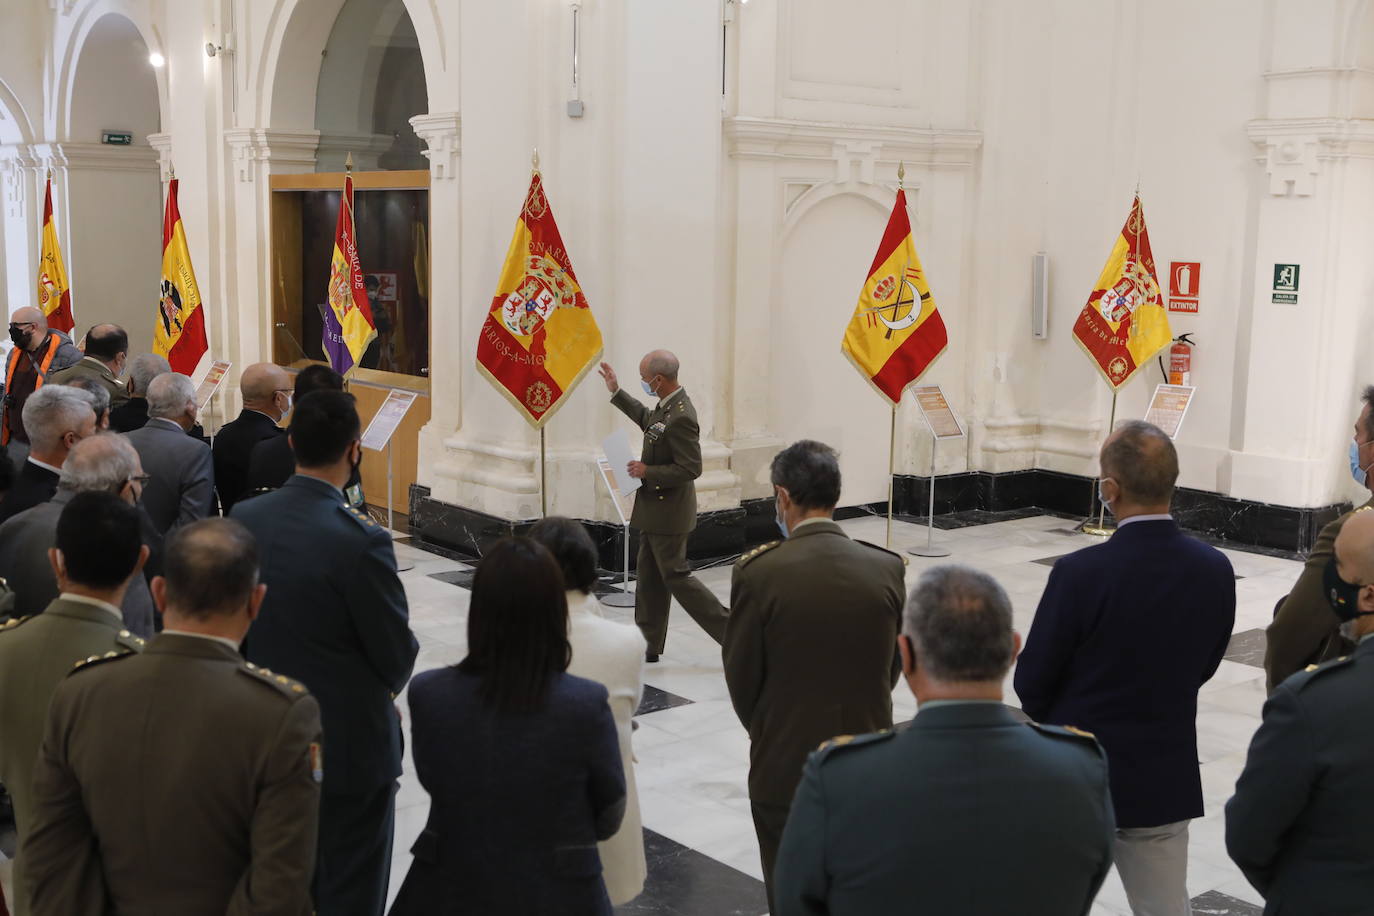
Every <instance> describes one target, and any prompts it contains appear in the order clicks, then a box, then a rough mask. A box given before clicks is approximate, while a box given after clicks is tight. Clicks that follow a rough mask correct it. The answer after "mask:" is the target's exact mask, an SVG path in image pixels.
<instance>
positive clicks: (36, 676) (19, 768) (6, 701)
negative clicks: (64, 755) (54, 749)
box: [0, 595, 143, 916]
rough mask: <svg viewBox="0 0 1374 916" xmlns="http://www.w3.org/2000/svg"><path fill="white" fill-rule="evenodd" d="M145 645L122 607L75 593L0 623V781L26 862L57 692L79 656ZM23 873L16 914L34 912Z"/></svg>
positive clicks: (17, 884)
mask: <svg viewBox="0 0 1374 916" xmlns="http://www.w3.org/2000/svg"><path fill="white" fill-rule="evenodd" d="M142 648H143V640H142V639H140V638H139V637H137V636H134V635H133V634H132V633H130V632H129V631H128V630H126V629H124V624H123V622H122V621H121V619H120V616H119V609H118V608H116V607H112V606H110V605H106V604H103V603H101V604H100V605H97V604H96V603H94V602H91V601H88V600H86V599H82V598H74V597H73V596H71V595H63V596H59V597H58V598H56V599H54V600H53V601H52V602H51V603H50V604H49V605H48V606H47V608H46V609H45V610H44V611H43V613H42V614H39V615H37V616H36V617H23V618H18V619H12V620H10V621H9V622H8V623H6V624H5V625H4V626H3V627H0V784H3V785H4V786H5V788H6V789H8V790H9V793H10V798H12V799H13V800H14V824H15V828H16V831H17V833H18V843H19V848H20V850H21V862H22V849H23V844H24V837H25V834H26V833H27V832H28V829H29V825H30V824H31V823H32V813H31V812H32V793H31V788H32V780H33V763H34V758H36V757H37V756H38V745H39V743H40V742H41V741H42V739H43V725H44V723H45V722H46V721H47V718H48V700H49V699H50V698H51V697H52V693H53V690H55V689H56V688H57V685H58V684H59V683H61V681H62V679H63V678H64V677H66V676H67V674H68V673H69V672H70V671H71V670H72V666H73V665H75V664H76V663H77V662H78V661H82V660H84V659H86V658H89V657H91V656H100V657H102V658H103V657H105V656H106V655H120V654H125V653H129V652H137V651H139V650H141V649H142ZM23 876H24V873H23V868H22V867H21V866H20V865H19V864H16V866H15V871H14V899H13V901H12V903H13V906H12V908H11V909H12V912H13V913H14V916H23V914H25V913H27V912H28V889H27V887H26V886H25V883H24V880H23Z"/></svg>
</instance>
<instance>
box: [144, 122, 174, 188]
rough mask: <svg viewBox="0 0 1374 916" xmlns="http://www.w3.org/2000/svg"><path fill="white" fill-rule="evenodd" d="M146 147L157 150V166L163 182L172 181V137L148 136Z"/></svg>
mask: <svg viewBox="0 0 1374 916" xmlns="http://www.w3.org/2000/svg"><path fill="white" fill-rule="evenodd" d="M148 145H149V146H151V147H152V148H153V149H155V150H157V166H158V171H159V172H160V173H161V176H162V180H163V181H164V182H167V181H171V180H172V166H173V163H172V135H171V134H165V133H164V134H149V135H148Z"/></svg>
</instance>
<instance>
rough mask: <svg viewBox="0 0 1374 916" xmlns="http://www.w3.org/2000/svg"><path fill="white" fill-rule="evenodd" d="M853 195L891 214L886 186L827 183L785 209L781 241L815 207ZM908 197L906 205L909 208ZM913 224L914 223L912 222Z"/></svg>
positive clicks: (891, 196)
mask: <svg viewBox="0 0 1374 916" xmlns="http://www.w3.org/2000/svg"><path fill="white" fill-rule="evenodd" d="M845 195H853V196H855V197H858V198H861V199H863V200H866V201H868V202H869V203H871V204H873V206H875V207H876V208H878V210H879V211H880V212H882V213H884V214H887V213H890V212H892V200H893V196H894V195H893V191H892V189H891V188H889V187H887V186H886V185H879V184H862V183H858V182H846V183H844V184H840V183H838V182H834V181H827V182H823V183H821V184H817V185H815V186H813V187H811V188H809V189H808V190H807V191H806V192H804V193H803V194H802V195H801V196H800V197H798V198H797V199H796V201H795V202H794V203H793V204H792V205H791V206H790V207H788V208H787V212H786V213H785V215H784V216H783V221H782V241H783V243H784V244H786V242H787V238H788V236H790V235H791V234H792V232H793V231H794V230H795V229H796V228H797V226H799V225H800V224H801V223H802V221H803V220H805V219H806V217H807V214H809V213H810V212H811V211H812V210H814V209H816V207H818V206H820V205H821V204H823V203H825V202H826V201H827V200H830V199H831V198H834V197H841V196H845ZM910 197H911V195H908V204H907V206H910ZM913 224H914V221H913Z"/></svg>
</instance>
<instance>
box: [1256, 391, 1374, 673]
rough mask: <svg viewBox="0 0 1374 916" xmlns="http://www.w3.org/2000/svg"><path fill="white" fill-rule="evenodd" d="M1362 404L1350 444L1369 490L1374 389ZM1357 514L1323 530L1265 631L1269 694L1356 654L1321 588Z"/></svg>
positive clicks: (1354, 465)
mask: <svg viewBox="0 0 1374 916" xmlns="http://www.w3.org/2000/svg"><path fill="white" fill-rule="evenodd" d="M1361 399H1362V400H1363V401H1364V407H1363V409H1361V410H1360V415H1359V416H1358V417H1357V418H1356V419H1355V431H1354V438H1353V439H1352V440H1351V442H1350V474H1351V476H1352V477H1354V478H1355V482H1356V483H1358V484H1359V485H1360V486H1362V487H1368V486H1369V469H1370V468H1371V467H1374V416H1371V409H1372V408H1374V385H1369V386H1367V387H1366V388H1365V389H1364V392H1363V394H1362V395H1361ZM1369 506H1374V499H1371V500H1369V501H1368V502H1366V503H1365V504H1364V505H1363V506H1360V507H1359V508H1361V509H1363V508H1367V507H1369ZM1354 511H1359V510H1358V509H1357V510H1354ZM1353 514H1354V512H1353V511H1352V512H1347V513H1345V514H1344V515H1342V516H1341V517H1340V518H1337V519H1336V520H1334V521H1332V522H1330V523H1328V524H1327V525H1326V527H1324V528H1322V530H1321V533H1320V534H1318V535H1317V542H1316V543H1315V544H1313V545H1312V552H1311V553H1309V554H1308V555H1307V561H1306V562H1305V563H1304V564H1303V567H1302V573H1301V574H1300V575H1299V576H1298V581H1297V582H1295V583H1293V588H1292V590H1291V591H1289V593H1288V596H1287V597H1286V598H1284V599H1283V600H1282V601H1280V602H1279V605H1278V607H1276V608H1275V609H1274V620H1273V622H1272V623H1270V624H1269V626H1268V628H1267V629H1266V630H1265V631H1264V636H1265V640H1264V680H1265V687H1266V688H1267V689H1268V691H1269V692H1270V693H1273V692H1274V691H1275V690H1277V689H1278V686H1279V685H1280V684H1282V683H1283V682H1284V680H1285V679H1286V678H1287V677H1288V676H1289V675H1291V674H1293V673H1295V672H1298V671H1301V670H1302V669H1303V668H1304V667H1306V666H1307V665H1309V664H1313V663H1316V664H1321V663H1322V662H1324V661H1326V660H1327V659H1332V658H1337V657H1339V656H1341V655H1345V654H1347V653H1349V652H1350V651H1351V650H1353V649H1354V646H1352V645H1351V644H1350V642H1349V641H1347V640H1346V639H1344V638H1342V636H1341V634H1340V632H1339V630H1340V623H1341V622H1340V620H1339V619H1337V617H1336V615H1335V614H1333V613H1331V606H1330V604H1328V603H1327V600H1326V590H1325V589H1324V588H1322V575H1323V574H1324V573H1325V572H1326V567H1327V565H1328V564H1330V562H1331V557H1332V545H1334V544H1335V543H1336V536H1337V535H1339V534H1340V533H1341V526H1342V525H1344V524H1345V523H1346V522H1347V521H1349V520H1350V517H1351V516H1352V515H1353Z"/></svg>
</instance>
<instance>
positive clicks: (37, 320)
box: [10, 305, 48, 328]
mask: <svg viewBox="0 0 1374 916" xmlns="http://www.w3.org/2000/svg"><path fill="white" fill-rule="evenodd" d="M10 321H11V322H12V323H13V324H36V325H39V326H40V327H44V328H46V327H47V326H48V319H47V316H45V315H44V314H43V313H42V312H41V311H39V310H38V309H36V308H34V307H32V306H27V305H26V306H24V307H23V308H21V309H15V310H14V314H13V315H11V316H10Z"/></svg>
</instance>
